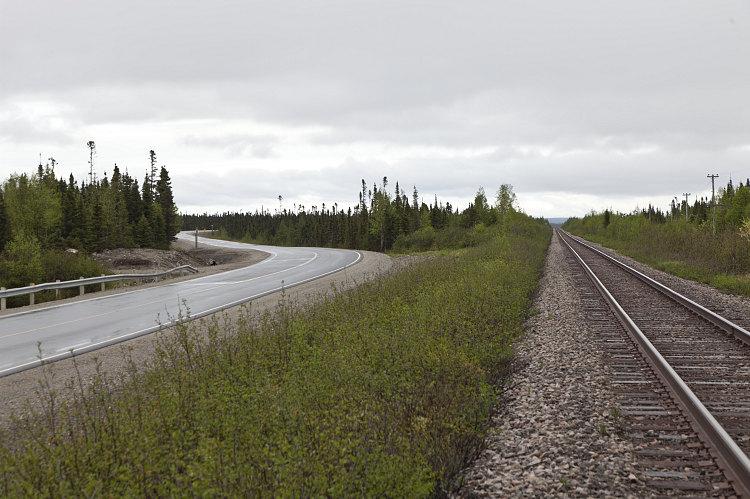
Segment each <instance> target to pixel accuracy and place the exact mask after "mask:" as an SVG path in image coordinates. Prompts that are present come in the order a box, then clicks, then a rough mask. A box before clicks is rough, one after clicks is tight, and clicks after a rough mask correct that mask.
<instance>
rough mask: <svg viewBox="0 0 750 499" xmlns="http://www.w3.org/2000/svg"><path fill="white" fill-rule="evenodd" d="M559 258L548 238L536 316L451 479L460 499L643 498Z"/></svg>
mask: <svg viewBox="0 0 750 499" xmlns="http://www.w3.org/2000/svg"><path fill="white" fill-rule="evenodd" d="M565 257H566V254H565V250H564V249H563V246H562V245H561V243H560V241H559V240H558V238H557V236H555V237H553V240H552V243H551V246H550V249H549V253H548V255H547V261H546V264H545V270H544V275H543V277H542V280H541V282H540V289H539V293H538V296H537V298H536V300H535V304H534V306H535V308H536V311H537V312H538V313H537V314H536V315H534V316H533V317H532V318H530V319H529V320H528V322H527V325H526V326H527V327H526V334H525V336H524V337H523V338H522V339H520V340H519V341H518V343H517V345H516V356H515V361H514V363H515V364H514V366H515V367H514V369H513V372H512V374H511V375H510V377H509V379H508V380H507V385H506V387H505V390H504V393H503V396H502V398H501V400H500V401H499V404H498V409H497V412H496V413H495V414H494V416H493V417H492V422H491V430H490V432H489V435H488V437H487V438H486V440H485V448H484V450H483V451H482V452H481V453H480V455H479V456H478V458H477V459H476V461H475V462H474V463H473V464H472V465H471V466H470V467H469V468H468V469H467V470H465V472H464V473H463V474H462V476H461V477H460V478H459V482H460V483H462V485H461V487H460V489H459V490H458V491H457V493H456V495H457V496H459V497H476V496H485V497H505V496H534V497H540V496H541V497H543V496H548V495H572V496H643V495H648V491H647V490H646V489H645V488H644V485H643V484H642V482H640V481H639V480H638V479H637V478H636V470H635V466H634V463H635V458H634V454H633V451H634V449H633V445H632V444H631V443H630V442H629V441H627V440H626V438H624V437H623V436H622V435H621V434H620V432H619V431H618V430H619V427H618V422H617V418H616V414H617V410H616V407H617V405H618V402H617V399H616V398H615V395H614V394H613V393H612V390H611V384H610V378H611V376H610V372H609V371H608V367H607V365H606V362H605V361H604V358H605V357H604V356H603V353H602V349H601V347H600V343H599V341H600V340H599V339H598V338H597V337H596V336H595V334H594V333H592V332H591V330H590V329H589V328H588V327H587V324H586V318H585V317H584V315H583V313H582V308H581V306H580V297H579V294H578V291H577V290H576V288H575V285H574V279H573V273H572V271H571V268H570V263H569V262H568V261H567V260H566V258H565Z"/></svg>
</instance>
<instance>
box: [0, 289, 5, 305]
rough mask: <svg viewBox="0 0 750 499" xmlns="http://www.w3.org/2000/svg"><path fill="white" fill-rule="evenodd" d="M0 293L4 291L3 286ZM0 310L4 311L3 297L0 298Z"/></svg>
mask: <svg viewBox="0 0 750 499" xmlns="http://www.w3.org/2000/svg"><path fill="white" fill-rule="evenodd" d="M0 291H5V286H3V287H2V288H0ZM0 310H5V297H2V298H0Z"/></svg>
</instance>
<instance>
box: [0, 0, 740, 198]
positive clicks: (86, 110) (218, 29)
mask: <svg viewBox="0 0 750 499" xmlns="http://www.w3.org/2000/svg"><path fill="white" fill-rule="evenodd" d="M30 27H31V28H30ZM748 60H750V4H748V3H747V2H746V1H743V0H736V1H719V2H690V3H686V2H683V1H678V0H670V1H664V2H651V1H645V0H643V1H630V2H601V1H597V0H577V1H571V2H565V3H560V2H543V1H530V2H504V1H498V2H492V1H478V0H469V1H466V2H449V1H436V2H426V1H410V2H404V1H396V0H388V1H374V0H373V1H362V2H350V1H343V0H341V1H325V2H318V1H303V0H300V1H294V2H292V1H279V2H260V1H239V0H237V1H220V2H210V3H207V2H199V1H197V0H184V1H181V2H178V3H173V2H148V1H146V0H134V1H132V2H127V3H123V2H115V1H114V0H86V1H80V2H64V3H63V2H55V1H52V0H49V1H41V0H30V1H28V2H3V3H2V4H0V62H2V66H3V71H2V74H0V106H1V105H2V104H1V103H2V102H10V101H12V100H13V99H14V98H18V96H31V97H34V96H39V95H42V96H45V97H46V98H49V99H50V100H57V101H61V102H65V103H66V104H67V105H69V106H70V107H71V108H72V109H73V110H74V113H75V116H76V118H77V119H78V120H79V121H80V122H81V123H86V124H109V123H123V122H146V121H164V122H169V121H172V120H174V121H176V120H186V119H204V118H210V119H213V120H222V119H250V120H254V121H256V122H260V123H266V124H273V125H278V126H287V127H293V128H295V127H308V126H320V127H321V128H322V129H323V130H324V131H322V132H320V133H316V134H314V135H312V136H311V138H310V140H311V141H312V142H313V145H323V146H325V145H339V144H348V145H351V146H352V148H353V149H356V146H357V144H359V143H378V144H385V145H396V146H417V145H419V146H439V147H441V148H448V149H451V148H452V149H455V152H456V154H455V155H453V156H451V155H448V156H449V157H445V156H446V155H445V154H443V153H441V154H435V157H434V158H423V157H419V158H417V157H414V158H404V159H402V160H400V161H398V162H395V163H393V164H389V163H385V162H377V161H364V160H362V159H361V158H359V157H358V156H357V154H356V153H353V155H354V156H355V157H354V159H352V160H351V161H347V162H344V163H343V164H342V165H339V166H334V165H332V166H331V167H330V168H329V169H328V170H326V171H323V172H319V173H317V174H315V173H304V172H298V173H297V174H294V175H292V174H285V173H278V172H263V171H257V172H253V174H252V175H253V183H252V184H251V183H250V182H248V183H247V184H244V183H243V182H239V183H237V185H233V186H231V188H230V190H231V191H232V192H234V194H231V195H230V194H226V193H223V192H220V189H218V188H217V189H216V190H215V191H214V190H212V189H211V188H210V185H209V184H211V182H213V180H211V179H208V180H206V179H188V178H182V179H181V180H180V182H181V183H182V184H181V185H182V186H183V187H184V189H186V194H185V201H184V202H185V203H186V204H190V205H193V204H195V205H196V206H199V205H201V204H202V205H208V204H211V203H214V204H219V203H217V200H221V201H222V203H224V202H226V203H237V204H238V205H242V204H243V203H244V199H245V197H244V196H246V195H252V196H254V197H256V198H263V197H265V196H267V197H268V198H269V199H273V198H275V196H276V195H278V193H277V194H274V193H273V191H274V190H275V189H277V187H276V186H277V185H279V184H280V183H282V182H288V183H289V185H290V187H289V190H290V191H293V192H300V193H303V192H305V193H311V194H315V195H319V196H320V197H321V199H332V198H337V197H340V198H342V200H344V198H348V197H351V196H352V194H355V193H356V192H355V190H356V184H357V183H358V178H359V177H363V176H364V177H366V178H367V177H380V176H382V175H384V174H385V175H388V176H390V177H393V176H394V175H399V176H401V177H402V180H403V181H404V183H406V184H411V183H416V184H417V185H419V186H420V187H422V188H423V189H426V190H434V191H435V192H437V193H439V194H440V193H443V194H445V195H446V196H456V197H458V196H465V195H466V190H471V191H472V192H473V190H474V189H475V188H476V186H477V185H478V184H480V183H483V184H485V185H489V184H498V183H500V182H505V181H510V182H512V183H514V184H516V186H517V188H518V189H519V190H526V191H527V192H584V193H600V194H602V195H612V196H614V195H623V194H628V195H640V194H644V193H646V194H653V195H660V194H664V193H667V192H669V191H671V190H674V189H675V188H677V187H675V186H676V185H677V184H680V185H683V184H685V185H686V187H685V188H687V189H696V188H699V187H700V182H702V180H701V177H702V175H704V170H706V169H707V168H710V169H720V170H721V171H726V172H729V171H735V172H739V171H742V170H743V168H745V169H746V168H747V165H748V164H749V163H750V150H747V149H743V146H744V145H747V144H748V141H749V140H750V139H748V137H750V95H749V94H748V92H749V91H748V89H750V65H748V64H747V63H746V62H745V61H748ZM1 111H2V108H1V107H0V112H1ZM8 128H9V124H8V123H7V122H6V123H3V122H2V121H0V133H2V131H3V130H6V132H5V134H6V137H8V138H7V139H6V141H14V142H20V141H23V140H30V139H28V138H29V137H35V135H34V131H33V130H25V129H23V127H21V126H20V125H19V126H16V127H15V130H16V131H17V133H15V134H10V133H9V132H7V130H8ZM11 128H13V127H12V126H11ZM37 133H38V131H37ZM180 133H182V132H180ZM38 137H39V138H38V139H36V138H35V139H34V140H49V141H54V140H55V139H54V138H53V137H50V138H48V139H47V138H45V137H44V136H42V135H39V136H38ZM77 139H78V138H77ZM59 140H64V137H59ZM178 140H180V139H179V138H178ZM182 141H183V143H184V144H186V145H190V146H191V147H195V148H198V147H200V148H207V149H215V150H219V151H222V152H224V153H225V154H227V155H230V156H231V155H245V154H248V155H250V156H254V157H267V156H269V155H273V154H274V153H277V151H276V150H277V149H278V148H277V147H276V142H275V141H274V140H273V138H269V137H256V136H243V135H236V136H233V135H227V136H224V137H220V136H196V135H193V136H187V137H182ZM472 148H494V149H495V152H494V153H492V154H485V155H480V156H473V157H461V154H459V153H462V152H463V153H465V152H466V150H468V149H472ZM640 150H643V151H648V152H647V153H640V152H639V151H640ZM544 151H552V152H553V153H554V154H551V155H547V154H545V153H544ZM175 160H176V161H178V158H176V159H175ZM332 174H335V176H334V177H333V179H332V180H328V179H326V177H328V176H330V175H332ZM693 179H696V180H693ZM350 181H351V182H353V183H354V184H355V185H352V186H351V187H349V186H345V188H342V187H339V183H340V182H343V183H344V184H348V183H349V182H350ZM217 182H218V180H217ZM693 182H695V184H694V187H692V186H691V185H693V184H692V183H693ZM175 183H176V184H177V180H176V181H175ZM203 186H205V189H203V190H201V189H200V188H199V187H203ZM350 192H351V193H352V194H350ZM249 193H252V194H249ZM282 194H283V193H282ZM227 196H228V197H227Z"/></svg>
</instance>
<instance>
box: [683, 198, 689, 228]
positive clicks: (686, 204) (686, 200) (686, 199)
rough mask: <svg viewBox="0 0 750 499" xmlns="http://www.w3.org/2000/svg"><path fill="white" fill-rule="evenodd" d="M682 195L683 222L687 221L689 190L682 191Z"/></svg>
mask: <svg viewBox="0 0 750 499" xmlns="http://www.w3.org/2000/svg"><path fill="white" fill-rule="evenodd" d="M682 195H683V196H685V222H687V221H688V197H689V196H690V193H689V192H683V193H682Z"/></svg>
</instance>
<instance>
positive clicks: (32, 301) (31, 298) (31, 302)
mask: <svg viewBox="0 0 750 499" xmlns="http://www.w3.org/2000/svg"><path fill="white" fill-rule="evenodd" d="M33 285H34V283H33V282H32V283H31V284H29V286H33ZM33 304H34V293H29V305H33Z"/></svg>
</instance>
